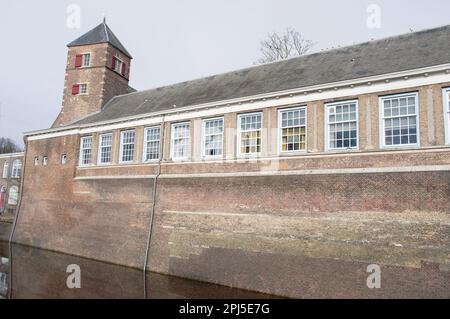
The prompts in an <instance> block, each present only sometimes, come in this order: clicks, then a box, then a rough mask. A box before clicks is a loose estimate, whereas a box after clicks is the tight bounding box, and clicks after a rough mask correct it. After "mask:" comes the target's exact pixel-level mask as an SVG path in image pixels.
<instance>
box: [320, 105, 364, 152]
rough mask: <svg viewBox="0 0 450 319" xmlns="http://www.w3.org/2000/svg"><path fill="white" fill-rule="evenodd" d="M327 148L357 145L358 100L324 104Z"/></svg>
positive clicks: (350, 147)
mask: <svg viewBox="0 0 450 319" xmlns="http://www.w3.org/2000/svg"><path fill="white" fill-rule="evenodd" d="M325 109H326V135H325V136H326V137H327V149H328V150H342V149H356V148H357V147H358V102H357V101H349V102H339V103H330V104H326V105H325Z"/></svg>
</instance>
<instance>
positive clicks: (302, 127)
mask: <svg viewBox="0 0 450 319" xmlns="http://www.w3.org/2000/svg"><path fill="white" fill-rule="evenodd" d="M279 114H280V136H281V152H295V151H304V150H306V108H304V107H302V108H295V109H288V110H280V112H279Z"/></svg>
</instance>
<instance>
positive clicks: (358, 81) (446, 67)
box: [24, 63, 450, 136]
mask: <svg viewBox="0 0 450 319" xmlns="http://www.w3.org/2000/svg"><path fill="white" fill-rule="evenodd" d="M435 72H446V73H450V63H447V64H440V65H435V66H431V67H425V68H419V69H411V70H405V71H401V72H394V73H385V74H380V75H375V76H370V77H363V78H355V79H351V80H345V81H339V82H330V83H325V84H320V85H314V86H309V87H301V88H296V89H291V90H285V91H278V92H269V93H264V94H259V95H253V96H247V97H242V98H236V99H230V100H220V101H214V102H211V103H204V104H198V105H190V106H185V107H180V108H173V109H166V110H162V111H156V112H151V113H143V114H138V115H134V116H129V117H122V118H116V119H111V120H107V121H99V122H94V123H88V124H79V125H77V124H75V123H73V124H70V125H67V126H62V127H58V128H50V129H44V130H36V131H29V132H25V133H24V136H32V135H42V134H47V133H54V132H62V131H69V130H73V129H81V128H89V127H98V126H104V125H109V124H116V123H123V122H129V121H133V120H140V119H145V118H149V117H156V116H162V115H170V114H176V113H189V112H193V111H198V110H202V109H209V108H216V107H223V106H230V105H235V104H242V103H246V102H253V101H257V100H266V99H272V98H273V99H277V98H280V97H283V96H290V95H301V94H304V95H308V94H310V93H315V92H318V91H326V90H336V89H339V88H348V87H353V86H358V85H372V84H373V83H374V82H380V81H390V80H394V79H402V78H408V77H412V76H420V75H427V76H428V75H430V73H435ZM130 94H135V93H127V94H123V95H118V96H114V97H113V98H112V99H115V98H117V97H119V96H126V95H130ZM112 99H111V100H112ZM111 100H110V101H111ZM108 103H109V102H108ZM108 103H107V104H105V107H106V106H107V105H108ZM90 115H92V114H90Z"/></svg>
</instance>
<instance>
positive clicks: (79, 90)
mask: <svg viewBox="0 0 450 319" xmlns="http://www.w3.org/2000/svg"><path fill="white" fill-rule="evenodd" d="M78 94H83V95H86V94H88V85H87V84H86V83H81V84H74V85H73V86H72V95H78Z"/></svg>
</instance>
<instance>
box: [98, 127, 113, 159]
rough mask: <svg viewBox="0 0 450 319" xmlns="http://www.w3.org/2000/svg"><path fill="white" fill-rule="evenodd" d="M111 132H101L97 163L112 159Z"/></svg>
mask: <svg viewBox="0 0 450 319" xmlns="http://www.w3.org/2000/svg"><path fill="white" fill-rule="evenodd" d="M112 139H113V135H112V133H106V134H101V135H100V137H99V142H98V163H99V164H110V163H111V161H112V158H111V150H112Z"/></svg>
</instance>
